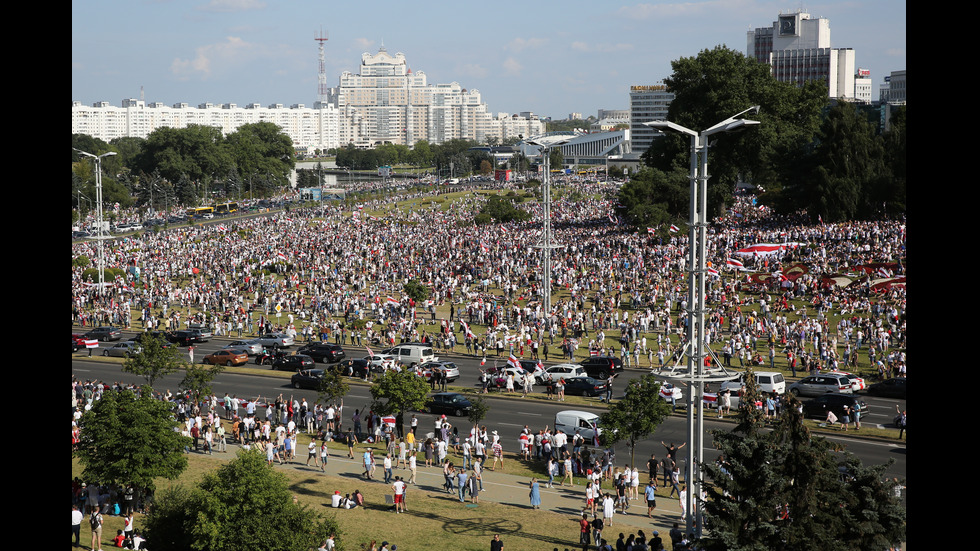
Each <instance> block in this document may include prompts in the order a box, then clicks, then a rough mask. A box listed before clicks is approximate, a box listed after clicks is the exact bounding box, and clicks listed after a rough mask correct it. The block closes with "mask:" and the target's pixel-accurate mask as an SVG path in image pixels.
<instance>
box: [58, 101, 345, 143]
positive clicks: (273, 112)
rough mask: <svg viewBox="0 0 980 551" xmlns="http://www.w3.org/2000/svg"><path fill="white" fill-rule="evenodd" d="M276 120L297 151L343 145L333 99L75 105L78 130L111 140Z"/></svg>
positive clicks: (74, 121) (73, 113)
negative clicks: (288, 103)
mask: <svg viewBox="0 0 980 551" xmlns="http://www.w3.org/2000/svg"><path fill="white" fill-rule="evenodd" d="M257 122H271V123H273V124H275V125H276V126H279V127H280V128H282V129H283V132H285V133H286V134H287V135H288V136H289V137H290V138H292V140H293V146H294V147H295V148H296V149H297V150H307V151H313V150H315V149H324V150H325V149H330V148H334V147H339V146H340V145H341V141H340V132H339V130H340V124H339V123H340V116H339V112H338V111H337V108H336V107H334V106H333V105H329V104H315V105H314V106H313V107H312V108H309V107H306V106H304V105H302V104H298V105H293V106H291V107H289V108H286V107H285V106H283V105H282V104H274V105H270V106H268V107H262V106H260V105H258V104H255V103H252V104H249V105H246V106H244V107H239V106H237V105H236V104H234V103H226V104H223V105H215V104H211V103H203V104H200V105H198V106H197V107H190V106H189V105H188V104H186V103H177V104H174V105H172V106H167V105H164V104H162V103H145V102H144V101H141V100H136V99H125V100H123V102H122V107H115V106H113V105H109V104H108V102H98V103H95V104H93V105H91V106H86V105H82V103H81V102H78V101H75V102H72V105H71V132H72V134H88V135H89V136H92V137H95V138H99V139H101V140H105V141H109V140H112V139H115V138H121V137H135V138H146V137H147V136H149V135H150V133H151V132H153V131H154V130H156V129H157V128H164V127H167V128H186V127H187V126H190V125H192V124H199V125H203V126H214V127H216V128H220V129H221V131H222V132H223V133H224V134H225V135H227V134H231V133H232V132H234V131H236V130H237V129H238V128H239V127H240V126H242V125H245V124H253V123H257Z"/></svg>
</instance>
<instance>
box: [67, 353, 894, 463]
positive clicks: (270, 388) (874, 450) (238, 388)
mask: <svg viewBox="0 0 980 551" xmlns="http://www.w3.org/2000/svg"><path fill="white" fill-rule="evenodd" d="M124 338H129V336H125V337H124ZM229 342H230V340H227V339H224V338H217V339H213V340H212V341H211V342H209V343H204V344H201V345H198V346H196V347H195V359H196V360H197V361H200V359H201V358H203V357H204V356H205V355H206V354H208V353H210V352H211V351H214V350H219V349H220V348H222V347H223V346H224V345H227V344H228V343H229ZM295 348H298V346H296V347H294V349H295ZM181 350H182V352H183V353H185V354H186V349H184V348H182V349H181ZM345 350H346V351H347V356H348V357H362V356H363V354H364V351H363V349H357V348H346V347H345ZM101 352H102V349H96V350H94V351H93V355H99V354H101ZM85 356H86V354H85V353H84V351H80V352H78V353H76V354H73V355H72V374H73V375H74V376H76V377H78V378H80V379H99V380H103V381H123V382H127V383H136V384H139V383H142V382H143V380H142V378H140V377H137V376H133V375H130V374H127V373H123V372H122V371H121V369H120V365H119V363H117V362H103V361H101V360H95V361H91V360H88V359H87V358H86V357H85ZM443 359H451V360H452V361H454V362H456V365H457V366H458V367H459V370H460V379H459V380H457V381H456V382H455V383H453V386H459V387H470V388H476V387H478V386H479V364H480V359H479V358H476V357H472V356H466V355H461V354H454V355H452V356H451V357H444V358H443ZM494 359H495V358H493V357H490V358H488V359H487V365H488V366H490V365H492V364H493V362H494ZM551 359H552V360H553V361H552V362H548V363H555V362H554V360H555V358H554V357H552V358H551ZM504 360H505V358H500V359H499V360H498V361H499V362H500V363H501V364H502V363H503V362H504ZM249 367H253V368H255V374H254V375H253V374H237V373H227V372H226V373H222V374H221V375H219V376H218V378H217V380H216V381H215V382H214V385H213V388H214V392H215V393H216V394H217V395H218V396H219V397H220V396H223V395H224V394H225V392H227V393H229V394H233V395H238V396H239V397H241V398H249V399H251V398H255V397H257V396H261V397H267V398H271V399H275V397H277V396H278V395H279V394H283V396H284V397H286V398H288V397H289V396H297V397H301V398H302V397H305V398H306V399H307V401H309V402H311V403H312V402H313V401H314V400H315V398H316V392H314V391H310V390H295V389H293V388H292V387H291V386H290V385H289V381H288V379H284V378H276V377H265V376H261V375H262V374H264V373H268V371H269V369H268V368H267V367H259V366H255V365H254V364H251V363H250V364H249ZM647 372H648V371H647V370H646V369H627V370H626V372H625V373H624V374H623V375H621V377H620V379H617V382H618V385H617V386H618V389H619V391H617V393H619V392H620V391H621V389H623V388H625V386H626V381H623V380H621V379H622V378H626V379H632V378H636V377H639V376H641V375H643V374H644V373H647ZM181 377H182V375H180V374H176V375H172V376H169V377H165V378H164V379H162V380H160V381H158V382H157V383H156V386H157V388H158V389H159V390H163V389H166V388H170V389H172V390H176V388H177V384H178V382H179V381H180V379H181ZM488 397H489V398H490V413H489V414H488V415H487V418H486V420H485V422H484V424H486V425H487V428H488V430H497V431H498V432H499V433H500V435H501V437H502V438H503V443H504V449H505V450H507V451H516V449H517V447H518V444H517V436H518V433H519V432H520V430H521V428H523V427H524V425H528V427H529V428H531V429H532V430H534V431H537V430H539V429H543V428H545V426H554V421H555V413H556V412H558V411H561V410H562V409H589V410H591V409H595V411H596V413H601V412H602V408H601V407H600V408H589V407H582V406H574V407H569V406H567V405H565V404H560V403H557V402H545V401H540V400H520V399H513V398H507V399H497V398H494V395H493V394H491V395H488ZM864 399H865V400H866V401H867V403H868V405H869V406H870V413H869V414H867V415H865V416H863V418H862V419H863V422H864V423H866V424H871V425H873V424H882V425H883V424H886V423H888V422H889V421H890V420H891V419H892V418H893V417H894V415H895V413H894V412H895V405H896V404H899V405H900V406H901V407H902V408H903V409H904V407H905V404H904V402H905V401H904V400H887V399H881V398H873V397H870V396H869V397H865V398H864ZM370 402H371V396H370V392H369V391H368V387H367V386H366V385H361V384H353V385H351V391H350V393H349V394H348V395H347V396H346V397H345V399H344V409H345V413H344V416H345V418H348V419H349V418H350V415H352V414H353V412H354V409H360V408H363V407H365V406H368V405H369V404H370ZM680 411H682V410H680ZM417 415H418V417H419V420H420V421H419V426H420V427H423V428H425V429H428V428H429V427H432V426H433V423H434V418H433V417H432V416H431V415H426V414H421V413H418V414H417ZM458 424H459V426H460V427H461V429H462V427H463V426H467V425H468V422H467V421H466V419H465V418H460V419H458ZM731 427H732V424H731V423H726V422H718V421H717V420H715V419H714V418H713V417H710V416H707V417H706V418H705V428H706V430H712V429H720V430H728V429H730V428H731ZM467 428H468V427H467ZM895 434H896V436H897V431H896V433H895ZM855 436H856V435H855V434H854V433H853V431H852V432H851V433H849V434H848V436H846V437H845V436H844V435H840V436H838V435H829V436H828V438H829V439H831V440H834V441H837V442H839V443H841V444H843V445H845V446H846V447H847V449H848V450H849V451H851V452H852V453H854V454H855V455H857V456H858V457H860V458H861V459H862V461H864V463H865V464H880V463H885V462H887V461H889V460H890V459H892V460H894V463H893V464H892V465H891V466H890V467H889V468H888V470H887V471H886V474H887V476H897V477H902V478H904V477H905V476H906V466H905V456H906V453H905V449H906V447H905V442H904V441H898V440H896V441H894V442H887V441H881V440H873V439H861V438H856V437H855ZM686 439H687V429H686V421H685V418H684V416H683V413H680V414H677V415H675V416H672V417H670V418H669V419H668V420H667V421H665V422H664V423H663V424H662V425H661V426H660V427H658V429H657V431H656V432H655V433H654V434H653V435H651V436H649V437H648V438H647V439H646V440H645V441H643V442H641V443H640V444H638V445H637V449H636V458H637V463H638V464H639V465H643V464H645V462H646V459H647V458H649V457H650V454H656V455H657V456H658V457H661V456H662V455H663V452H664V449H663V446H661V445H660V442H661V441H664V442H667V443H670V442H675V443H677V444H680V443H682V442H685V441H686ZM709 441H710V440H709ZM685 452H686V450H685ZM617 455H618V456H617V461H618V462H619V463H621V464H625V463H626V462H628V458H629V453H628V450H627V449H626V448H625V446H624V445H622V444H620V445H619V446H618V447H617ZM683 455H684V457H685V458H686V456H687V454H686V453H684V454H683ZM705 456H706V457H705V459H706V460H712V459H714V458H715V457H717V452H715V451H714V450H712V449H706V450H705Z"/></svg>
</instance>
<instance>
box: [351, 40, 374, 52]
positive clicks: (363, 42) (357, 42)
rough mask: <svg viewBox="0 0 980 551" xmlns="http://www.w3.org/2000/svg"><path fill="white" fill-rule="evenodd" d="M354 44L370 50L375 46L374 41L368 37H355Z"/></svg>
mask: <svg viewBox="0 0 980 551" xmlns="http://www.w3.org/2000/svg"><path fill="white" fill-rule="evenodd" d="M354 45H355V46H357V47H358V48H359V49H361V50H368V49H370V48H371V47H372V46H374V41H373V40H370V39H368V38H355V39H354Z"/></svg>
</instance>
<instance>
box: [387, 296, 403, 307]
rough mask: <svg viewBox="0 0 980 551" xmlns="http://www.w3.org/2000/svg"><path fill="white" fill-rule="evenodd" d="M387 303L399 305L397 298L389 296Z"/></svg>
mask: <svg viewBox="0 0 980 551" xmlns="http://www.w3.org/2000/svg"><path fill="white" fill-rule="evenodd" d="M387 304H388V306H399V305H400V303H399V302H398V301H397V300H395V299H393V298H391V297H388V301H387Z"/></svg>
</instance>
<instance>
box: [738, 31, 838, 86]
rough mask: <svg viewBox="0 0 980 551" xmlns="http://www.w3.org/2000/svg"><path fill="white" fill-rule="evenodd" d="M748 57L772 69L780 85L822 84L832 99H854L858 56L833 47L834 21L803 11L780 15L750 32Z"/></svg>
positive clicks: (747, 46) (747, 48)
mask: <svg viewBox="0 0 980 551" xmlns="http://www.w3.org/2000/svg"><path fill="white" fill-rule="evenodd" d="M745 53H746V55H747V56H749V57H751V58H753V59H755V60H756V61H758V62H759V63H765V64H767V65H769V66H770V67H772V74H773V76H774V77H776V80H778V81H780V82H789V83H792V84H796V85H802V84H803V83H805V82H810V81H814V80H815V81H819V82H823V83H825V84H826V85H827V93H828V95H829V96H830V97H832V98H839V99H854V94H855V88H854V78H855V65H854V63H855V53H854V50H853V49H851V48H833V47H832V46H831V43H830V20H828V19H824V18H813V17H811V16H810V14H808V13H804V12H802V11H799V12H796V13H788V14H780V15H779V18H778V19H777V20H776V21H773V23H772V26H771V27H762V28H758V29H755V30H752V31H749V32H748V37H747V45H746V52H745Z"/></svg>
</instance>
